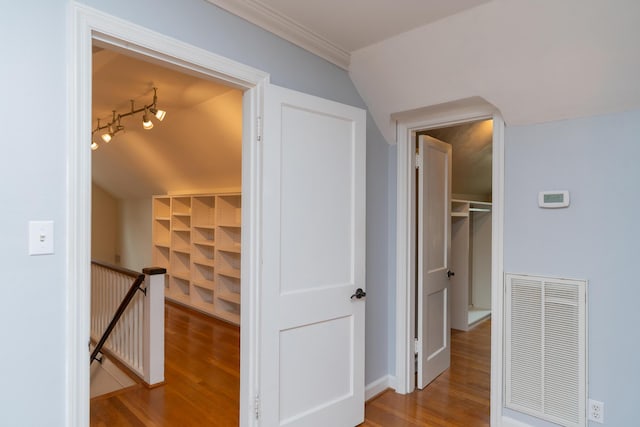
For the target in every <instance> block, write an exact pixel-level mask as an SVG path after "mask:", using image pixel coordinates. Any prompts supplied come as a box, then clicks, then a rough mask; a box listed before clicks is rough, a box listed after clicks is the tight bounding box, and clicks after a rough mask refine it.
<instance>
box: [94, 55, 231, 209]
mask: <svg viewBox="0 0 640 427" xmlns="http://www.w3.org/2000/svg"><path fill="white" fill-rule="evenodd" d="M154 87H157V88H158V108H160V109H163V110H166V111H167V115H166V117H165V119H164V121H162V122H158V121H157V120H155V119H154V120H153V121H154V123H155V125H154V127H153V129H151V130H144V129H143V128H142V114H136V115H133V116H130V117H126V118H124V119H123V120H122V125H124V126H125V131H124V132H119V133H117V134H116V136H115V137H114V138H113V139H112V141H111V142H110V143H108V144H105V143H101V144H100V148H99V149H98V150H96V151H93V152H92V176H93V181H94V183H96V184H97V185H99V186H100V187H102V188H103V189H105V190H106V191H108V192H109V193H111V194H112V195H113V196H115V197H117V198H120V199H131V198H146V197H149V196H151V195H153V194H166V193H181V192H206V191H214V190H218V191H226V190H229V191H239V189H240V183H241V151H242V92H241V91H240V90H238V89H234V88H230V87H228V86H224V85H222V84H220V83H218V82H215V81H211V80H209V79H205V78H202V77H200V76H195V75H192V74H186V73H185V72H183V71H181V70H177V69H170V68H166V67H164V66H160V65H157V64H153V63H150V62H146V61H143V60H141V59H139V58H134V57H131V56H126V55H123V54H121V53H118V52H115V51H113V50H109V49H105V48H94V53H93V111H92V117H93V123H92V128H95V127H96V125H97V119H98V118H100V120H101V124H102V125H104V124H105V123H106V122H107V121H108V120H109V119H110V118H111V117H112V110H114V109H115V110H117V111H118V113H125V112H127V111H131V102H130V100H131V99H133V100H134V105H135V108H136V109H137V108H140V107H142V106H144V105H145V104H146V105H149V104H150V103H151V102H152V99H153V88H154ZM100 133H102V132H99V133H97V134H96V135H95V136H94V138H93V139H94V140H95V141H97V142H101V139H100V137H99V134H100ZM87 144H89V141H87Z"/></svg>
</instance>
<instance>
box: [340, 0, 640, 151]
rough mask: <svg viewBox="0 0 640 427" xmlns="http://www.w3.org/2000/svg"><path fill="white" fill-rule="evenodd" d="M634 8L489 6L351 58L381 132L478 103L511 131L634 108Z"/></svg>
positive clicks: (591, 0) (509, 0)
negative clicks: (410, 115) (425, 114)
mask: <svg viewBox="0 0 640 427" xmlns="http://www.w3.org/2000/svg"><path fill="white" fill-rule="evenodd" d="M639 22H640V2H638V1H637V0H612V1H607V2H603V1H600V0H563V1H561V2H557V1H548V0H545V1H513V0H493V1H491V2H489V3H486V4H483V5H481V6H478V7H476V8H473V9H470V10H466V11H463V12H461V13H458V14H456V15H452V16H449V17H447V18H445V19H442V20H439V21H437V22H434V23H431V24H429V25H426V26H423V27H420V28H417V29H414V30H412V31H409V32H407V33H404V34H401V35H397V36H395V37H392V38H390V39H387V40H384V41H382V42H380V43H377V44H375V45H372V46H368V47H365V48H363V49H360V50H357V51H355V52H353V53H352V55H351V66H350V75H351V78H352V80H353V81H354V83H355V85H356V87H357V89H358V91H359V92H360V94H361V96H362V97H363V99H364V101H365V103H366V104H367V106H368V107H369V109H370V111H371V113H372V115H373V117H374V119H375V121H376V123H377V125H378V127H379V128H380V130H381V131H382V133H383V134H384V135H385V137H386V138H387V141H388V142H390V143H393V142H394V139H395V127H394V124H393V122H392V120H391V115H392V114H394V113H399V112H403V111H409V110H413V109H419V108H424V107H429V106H434V105H439V104H444V103H449V102H453V101H456V100H463V99H467V98H471V97H481V98H483V99H484V100H486V101H488V103H490V104H493V105H494V106H495V107H496V108H497V109H498V110H499V111H500V112H501V113H502V115H503V117H504V119H505V121H506V122H507V124H509V125H526V124H533V123H540V122H545V121H552V120H560V119H568V118H575V117H584V116H591V115H597V114H605V113H612V112H618V111H625V110H631V109H637V108H640V79H639V78H638V76H640V49H638V40H640V25H638V23H639Z"/></svg>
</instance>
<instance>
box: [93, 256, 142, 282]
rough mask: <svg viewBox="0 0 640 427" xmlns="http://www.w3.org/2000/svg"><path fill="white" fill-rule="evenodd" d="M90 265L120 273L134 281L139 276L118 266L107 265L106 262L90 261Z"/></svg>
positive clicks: (137, 273)
mask: <svg viewBox="0 0 640 427" xmlns="http://www.w3.org/2000/svg"><path fill="white" fill-rule="evenodd" d="M91 264H95V265H99V266H100V267H104V268H108V269H109V270H113V271H117V272H118V273H122V274H125V275H127V276H131V277H133V278H134V279H136V278H137V277H138V276H139V275H140V273H139V272H137V271H133V270H129V269H127V268H124V267H120V266H118V265H113V264H109V263H108V262H104V261H98V260H95V259H92V260H91Z"/></svg>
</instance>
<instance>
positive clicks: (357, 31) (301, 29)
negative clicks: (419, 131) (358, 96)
mask: <svg viewBox="0 0 640 427" xmlns="http://www.w3.org/2000/svg"><path fill="white" fill-rule="evenodd" d="M207 1H208V2H210V3H213V4H215V5H217V6H219V7H221V8H223V9H226V10H228V11H229V12H231V13H234V14H236V15H238V16H240V17H242V18H244V19H246V20H248V21H249V22H252V23H254V24H256V25H258V26H260V27H262V28H264V29H266V30H268V31H271V32H273V33H275V34H277V35H279V36H281V37H283V38H285V39H286V40H289V41H291V42H292V43H295V44H297V45H299V46H301V47H303V48H305V49H307V50H309V51H310V52H312V53H315V54H316V55H318V56H321V57H323V58H324V59H327V60H329V61H331V62H333V63H334V64H336V65H338V66H340V67H342V68H345V69H347V68H348V67H349V60H350V54H351V52H353V51H355V50H358V49H362V48H364V47H367V46H370V45H373V44H375V43H378V42H380V41H382V40H385V39H388V38H390V37H393V36H396V35H398V34H401V33H404V32H407V31H409V30H412V29H414V28H417V27H420V26H423V25H426V24H429V23H432V22H435V21H438V20H440V19H442V18H446V17H448V16H451V15H454V14H456V13H459V12H461V11H463V10H467V9H471V8H474V7H476V6H479V5H481V4H483V3H488V2H489V1H491V0H455V1H451V0H349V1H344V0H323V1H299V0H242V1H238V0H207Z"/></svg>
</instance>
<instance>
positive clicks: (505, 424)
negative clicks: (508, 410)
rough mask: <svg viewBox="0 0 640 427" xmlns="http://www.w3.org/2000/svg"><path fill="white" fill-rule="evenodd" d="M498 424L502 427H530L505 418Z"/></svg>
mask: <svg viewBox="0 0 640 427" xmlns="http://www.w3.org/2000/svg"><path fill="white" fill-rule="evenodd" d="M500 424H501V426H502V427H531V425H530V424H527V423H524V422H522V421H518V420H514V419H513V418H509V417H505V416H503V417H502V422H501V423H500Z"/></svg>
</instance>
